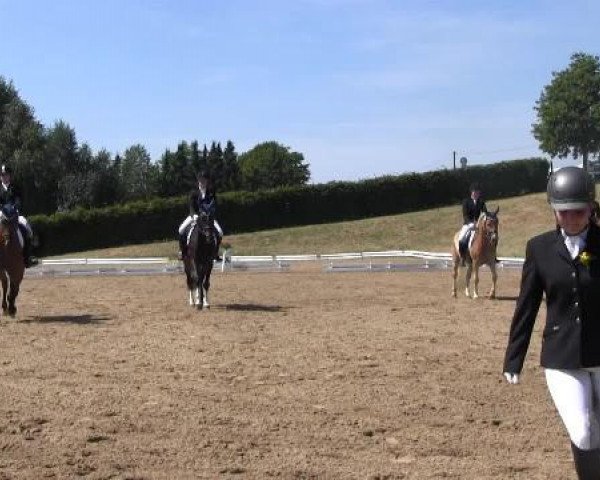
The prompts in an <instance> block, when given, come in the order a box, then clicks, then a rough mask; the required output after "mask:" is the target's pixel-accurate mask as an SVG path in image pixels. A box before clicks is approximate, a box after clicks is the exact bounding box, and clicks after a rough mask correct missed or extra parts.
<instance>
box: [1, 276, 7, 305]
mask: <svg viewBox="0 0 600 480" xmlns="http://www.w3.org/2000/svg"><path fill="white" fill-rule="evenodd" d="M0 277H1V281H2V312H3V313H5V314H6V313H8V301H7V297H8V280H7V278H6V273H5V272H0Z"/></svg>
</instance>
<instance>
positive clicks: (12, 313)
mask: <svg viewBox="0 0 600 480" xmlns="http://www.w3.org/2000/svg"><path fill="white" fill-rule="evenodd" d="M7 312H8V316H9V317H14V316H15V315H16V314H17V307H13V308H9V309H8V310H7Z"/></svg>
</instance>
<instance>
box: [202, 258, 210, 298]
mask: <svg viewBox="0 0 600 480" xmlns="http://www.w3.org/2000/svg"><path fill="white" fill-rule="evenodd" d="M211 270H212V268H211V267H210V266H208V267H207V268H206V273H205V274H204V281H203V282H202V290H203V293H204V300H203V302H202V305H203V306H204V307H205V308H210V303H209V302H208V289H209V288H210V272H211Z"/></svg>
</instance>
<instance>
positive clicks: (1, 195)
mask: <svg viewBox="0 0 600 480" xmlns="http://www.w3.org/2000/svg"><path fill="white" fill-rule="evenodd" d="M7 203H11V204H13V205H14V206H15V208H16V209H17V211H18V212H20V211H21V207H22V206H23V201H22V196H21V190H20V189H19V187H17V186H15V185H14V184H12V183H11V184H9V185H8V188H4V185H2V184H0V206H2V205H6V204H7Z"/></svg>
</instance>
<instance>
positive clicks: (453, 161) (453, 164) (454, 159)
mask: <svg viewBox="0 0 600 480" xmlns="http://www.w3.org/2000/svg"><path fill="white" fill-rule="evenodd" d="M452 168H453V169H454V170H456V150H455V151H453V152H452Z"/></svg>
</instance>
